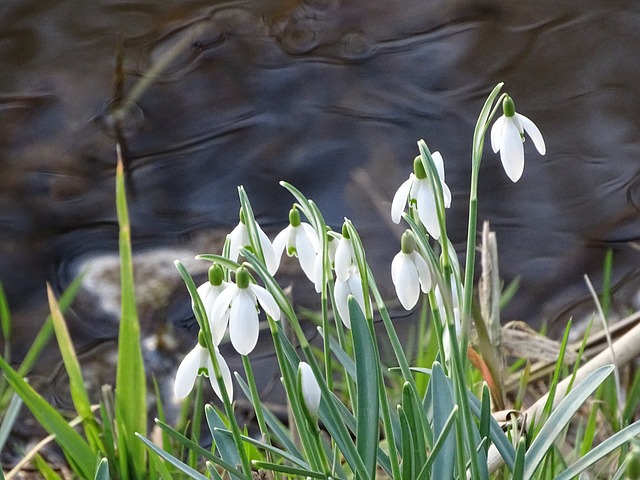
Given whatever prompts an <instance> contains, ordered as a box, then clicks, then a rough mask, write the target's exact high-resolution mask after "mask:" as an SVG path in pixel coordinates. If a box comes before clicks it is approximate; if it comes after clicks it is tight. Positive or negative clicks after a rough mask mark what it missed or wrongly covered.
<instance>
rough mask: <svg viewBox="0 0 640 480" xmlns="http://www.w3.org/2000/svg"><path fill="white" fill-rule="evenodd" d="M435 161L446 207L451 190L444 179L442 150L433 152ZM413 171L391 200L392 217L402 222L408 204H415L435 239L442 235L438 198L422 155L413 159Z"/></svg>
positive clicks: (449, 202) (424, 223)
mask: <svg viewBox="0 0 640 480" xmlns="http://www.w3.org/2000/svg"><path fill="white" fill-rule="evenodd" d="M431 158H432V159H433V163H434V164H435V166H436V170H437V171H438V177H439V180H440V185H441V186H442V196H443V202H444V207H445V208H449V207H450V206H451V190H449V187H448V186H447V184H446V183H445V181H444V161H443V159H442V155H440V152H433V153H432V154H431ZM413 172H414V173H412V174H411V175H409V179H408V180H405V181H404V182H403V183H402V185H400V187H399V188H398V190H397V191H396V193H395V195H394V196H393V201H392V202H391V219H392V220H393V221H394V222H395V223H400V219H401V218H402V212H404V208H405V206H406V205H407V204H409V205H413V206H414V207H415V208H416V210H417V212H418V218H420V221H421V222H422V224H423V225H424V226H425V228H426V229H427V231H428V232H429V235H431V236H432V237H433V238H434V239H436V240H437V239H438V238H439V237H440V226H439V224H438V213H437V210H436V198H435V193H434V191H433V189H432V188H431V184H430V182H429V179H428V177H427V172H426V171H425V169H424V165H423V164H422V160H421V159H420V157H416V158H415V160H414V161H413Z"/></svg>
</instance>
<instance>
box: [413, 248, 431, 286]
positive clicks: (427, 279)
mask: <svg viewBox="0 0 640 480" xmlns="http://www.w3.org/2000/svg"><path fill="white" fill-rule="evenodd" d="M411 259H412V261H413V264H414V265H415V267H416V270H417V271H418V278H419V279H420V287H421V289H422V291H423V292H424V293H429V291H430V290H431V285H432V280H431V269H430V268H429V265H427V262H426V261H425V260H424V258H422V255H420V254H419V253H418V252H413V253H412V254H411Z"/></svg>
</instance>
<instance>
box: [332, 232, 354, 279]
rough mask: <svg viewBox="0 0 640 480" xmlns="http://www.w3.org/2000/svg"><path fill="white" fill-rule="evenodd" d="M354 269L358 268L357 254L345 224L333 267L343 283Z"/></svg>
mask: <svg viewBox="0 0 640 480" xmlns="http://www.w3.org/2000/svg"><path fill="white" fill-rule="evenodd" d="M353 267H356V254H355V252H354V250H353V241H352V240H351V238H349V231H348V230H347V226H346V224H345V225H343V226H342V237H340V240H338V245H337V246H336V256H335V260H334V267H333V268H334V270H335V272H336V278H337V279H338V280H341V281H343V282H344V281H346V280H347V278H348V277H349V275H350V273H351V269H352V268H353ZM356 268H357V267H356Z"/></svg>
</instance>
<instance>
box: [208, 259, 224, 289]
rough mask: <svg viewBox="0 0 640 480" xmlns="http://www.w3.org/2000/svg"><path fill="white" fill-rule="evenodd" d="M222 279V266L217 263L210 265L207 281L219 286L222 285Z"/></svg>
mask: <svg viewBox="0 0 640 480" xmlns="http://www.w3.org/2000/svg"><path fill="white" fill-rule="evenodd" d="M223 279H224V272H223V271H222V267H221V266H220V265H218V264H217V263H216V264H214V265H211V266H210V267H209V283H210V284H211V285H213V286H214V287H219V286H220V285H222V280H223Z"/></svg>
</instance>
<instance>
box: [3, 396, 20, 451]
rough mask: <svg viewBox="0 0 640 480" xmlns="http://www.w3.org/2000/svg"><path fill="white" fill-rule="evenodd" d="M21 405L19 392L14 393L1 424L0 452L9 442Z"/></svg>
mask: <svg viewBox="0 0 640 480" xmlns="http://www.w3.org/2000/svg"><path fill="white" fill-rule="evenodd" d="M20 407H22V399H21V398H20V396H19V395H18V394H16V393H14V394H13V396H12V397H11V401H10V402H9V407H8V408H7V410H6V411H5V413H4V418H3V419H2V425H0V452H1V451H2V450H3V449H4V444H5V443H6V442H7V438H9V434H10V433H11V430H12V429H13V426H14V425H15V423H16V419H17V418H18V414H19V413H20Z"/></svg>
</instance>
